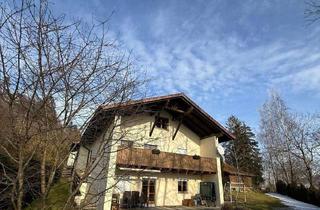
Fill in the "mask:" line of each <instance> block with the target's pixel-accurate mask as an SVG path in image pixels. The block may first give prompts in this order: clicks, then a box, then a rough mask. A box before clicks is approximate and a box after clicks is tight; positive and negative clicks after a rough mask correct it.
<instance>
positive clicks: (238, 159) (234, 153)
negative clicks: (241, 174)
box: [225, 116, 263, 185]
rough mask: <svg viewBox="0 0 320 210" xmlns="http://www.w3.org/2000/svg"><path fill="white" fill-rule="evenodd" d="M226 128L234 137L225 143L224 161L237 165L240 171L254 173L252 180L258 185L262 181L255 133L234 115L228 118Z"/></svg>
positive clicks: (260, 162)
mask: <svg viewBox="0 0 320 210" xmlns="http://www.w3.org/2000/svg"><path fill="white" fill-rule="evenodd" d="M227 128H228V129H229V131H230V132H231V133H233V135H234V136H235V137H236V139H235V140H234V141H229V142H227V143H226V144H225V159H226V162H227V163H229V164H231V165H233V166H235V167H238V168H239V170H240V171H245V172H249V173H252V174H255V175H256V177H255V178H254V179H253V182H254V184H256V185H258V184H259V183H261V182H262V181H263V179H262V158H261V154H260V150H259V147H258V142H257V141H256V140H255V134H254V133H253V132H252V130H251V128H250V127H249V126H247V125H246V124H245V123H244V122H242V121H240V120H239V119H238V118H237V117H235V116H231V117H229V118H228V122H227Z"/></svg>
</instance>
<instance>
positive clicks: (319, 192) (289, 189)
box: [276, 180, 320, 206]
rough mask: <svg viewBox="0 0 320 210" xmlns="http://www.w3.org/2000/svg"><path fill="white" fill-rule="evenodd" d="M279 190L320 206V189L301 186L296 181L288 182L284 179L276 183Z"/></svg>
mask: <svg viewBox="0 0 320 210" xmlns="http://www.w3.org/2000/svg"><path fill="white" fill-rule="evenodd" d="M276 188H277V192H278V193H280V194H283V195H288V196H290V197H292V198H294V199H297V200H299V201H303V202H306V203H311V204H314V205H317V206H320V189H314V188H310V189H307V188H306V187H305V186H304V185H302V184H300V185H299V186H298V185H296V184H295V183H291V184H286V183H285V182H283V181H281V180H280V181H278V182H277V183H276Z"/></svg>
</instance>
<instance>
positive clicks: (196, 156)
mask: <svg viewBox="0 0 320 210" xmlns="http://www.w3.org/2000/svg"><path fill="white" fill-rule="evenodd" d="M192 158H193V159H194V160H200V156H199V155H193V156H192Z"/></svg>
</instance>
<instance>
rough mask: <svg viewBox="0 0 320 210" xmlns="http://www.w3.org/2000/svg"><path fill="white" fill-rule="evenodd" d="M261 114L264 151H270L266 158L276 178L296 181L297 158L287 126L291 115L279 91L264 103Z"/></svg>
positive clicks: (261, 134) (261, 137)
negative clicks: (293, 152)
mask: <svg viewBox="0 0 320 210" xmlns="http://www.w3.org/2000/svg"><path fill="white" fill-rule="evenodd" d="M260 116H261V124H260V135H259V136H260V140H261V141H262V143H263V145H264V146H265V148H264V151H265V152H267V153H268V155H267V156H266V157H265V158H268V159H269V160H268V162H269V166H270V167H271V169H272V171H273V172H272V173H273V175H274V178H275V179H276V180H278V179H279V178H282V179H284V180H285V181H286V182H287V183H294V182H296V171H295V167H294V163H295V160H294V158H293V157H292V154H291V153H290V151H291V149H292V141H291V139H290V138H289V133H290V130H289V128H288V127H287V123H288V121H289V119H290V116H289V113H288V108H287V107H286V105H285V104H284V102H283V100H282V99H281V98H280V97H279V95H278V94H277V93H275V92H273V93H272V94H271V99H270V101H267V102H266V103H265V104H264V105H263V108H262V109H261V111H260ZM279 172H281V173H279ZM279 176H281V177H279Z"/></svg>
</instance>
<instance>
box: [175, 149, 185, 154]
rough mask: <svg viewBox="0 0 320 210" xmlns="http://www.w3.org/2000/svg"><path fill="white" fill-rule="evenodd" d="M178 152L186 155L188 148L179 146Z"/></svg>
mask: <svg viewBox="0 0 320 210" xmlns="http://www.w3.org/2000/svg"><path fill="white" fill-rule="evenodd" d="M177 153H178V154H182V155H186V154H187V149H186V148H178V151H177Z"/></svg>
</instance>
